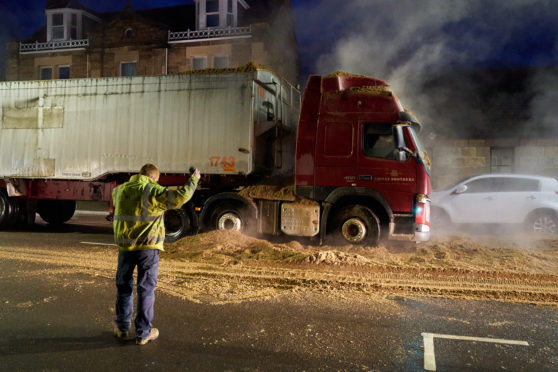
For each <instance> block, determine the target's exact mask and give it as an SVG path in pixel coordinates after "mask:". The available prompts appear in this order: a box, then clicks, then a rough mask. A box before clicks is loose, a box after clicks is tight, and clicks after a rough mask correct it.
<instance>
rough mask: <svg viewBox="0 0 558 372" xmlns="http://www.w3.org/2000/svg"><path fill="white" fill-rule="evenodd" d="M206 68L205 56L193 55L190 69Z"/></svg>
mask: <svg viewBox="0 0 558 372" xmlns="http://www.w3.org/2000/svg"><path fill="white" fill-rule="evenodd" d="M206 68H207V57H193V58H192V70H205V69H206Z"/></svg>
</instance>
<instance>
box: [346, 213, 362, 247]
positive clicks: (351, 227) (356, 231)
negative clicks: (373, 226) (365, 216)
mask: <svg viewBox="0 0 558 372" xmlns="http://www.w3.org/2000/svg"><path fill="white" fill-rule="evenodd" d="M341 234H342V235H343V238H344V239H345V240H347V241H348V242H351V243H353V244H357V243H361V242H362V241H363V240H364V239H365V238H366V225H365V224H364V222H362V221H361V220H360V219H358V218H349V219H348V220H347V221H345V222H344V223H343V226H341Z"/></svg>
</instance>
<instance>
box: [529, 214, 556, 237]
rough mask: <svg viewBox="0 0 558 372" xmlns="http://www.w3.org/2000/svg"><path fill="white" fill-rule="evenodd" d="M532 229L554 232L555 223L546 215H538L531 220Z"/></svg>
mask: <svg viewBox="0 0 558 372" xmlns="http://www.w3.org/2000/svg"><path fill="white" fill-rule="evenodd" d="M533 231H534V232H542V233H552V234H554V233H556V224H555V223H554V220H553V219H552V218H550V217H548V216H540V217H538V218H537V219H535V221H534V222H533Z"/></svg>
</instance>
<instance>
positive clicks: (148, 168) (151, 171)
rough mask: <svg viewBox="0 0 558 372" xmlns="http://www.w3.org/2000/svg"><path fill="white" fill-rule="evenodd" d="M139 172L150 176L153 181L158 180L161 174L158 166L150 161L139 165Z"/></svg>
mask: <svg viewBox="0 0 558 372" xmlns="http://www.w3.org/2000/svg"><path fill="white" fill-rule="evenodd" d="M140 174H143V175H144V176H147V177H149V178H151V179H152V180H154V181H155V182H158V181H159V176H160V175H161V173H160V172H159V168H157V166H156V165H154V164H151V163H147V164H145V165H144V166H143V167H141V169H140Z"/></svg>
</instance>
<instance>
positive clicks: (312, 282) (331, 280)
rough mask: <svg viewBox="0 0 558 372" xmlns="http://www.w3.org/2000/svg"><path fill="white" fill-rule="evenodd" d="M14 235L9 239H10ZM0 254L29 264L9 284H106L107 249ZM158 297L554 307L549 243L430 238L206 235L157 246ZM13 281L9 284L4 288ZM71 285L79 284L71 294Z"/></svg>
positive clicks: (557, 292)
mask: <svg viewBox="0 0 558 372" xmlns="http://www.w3.org/2000/svg"><path fill="white" fill-rule="evenodd" d="M14 234H15V233H14ZM21 239H23V242H22V243H21V244H19V245H18V246H14V247H10V246H2V247H0V259H5V260H19V261H27V262H32V263H34V264H37V265H40V266H37V270H36V271H28V270H27V271H22V272H21V273H18V274H17V275H22V276H26V277H27V276H30V275H37V276H40V277H41V278H44V277H47V276H48V277H51V278H53V279H57V278H64V279H63V280H65V281H68V282H67V283H66V282H64V285H66V284H68V285H78V284H79V282H76V279H75V277H72V275H80V276H83V275H86V276H87V278H88V279H86V280H89V281H92V282H94V283H99V280H98V278H99V277H102V278H105V279H106V280H107V283H111V284H112V282H113V280H114V272H115V267H116V259H117V249H116V247H114V246H107V245H98V246H95V245H89V244H88V245H82V246H79V245H78V246H74V245H72V246H68V245H66V246H64V245H61V244H60V243H56V242H51V244H46V245H45V247H44V248H41V247H37V246H35V245H34V243H31V242H32V240H29V241H30V243H25V241H26V239H25V237H21ZM165 250H166V251H165V252H162V253H161V264H160V271H159V285H158V290H159V291H161V292H164V293H167V294H170V295H173V296H178V297H180V298H184V299H188V300H190V301H194V302H200V303H211V304H223V303H236V302H244V301H254V300H265V299H272V298H274V297H277V296H280V295H290V296H294V297H293V298H306V296H307V295H308V294H312V293H320V294H324V295H326V296H327V298H328V299H330V300H332V301H335V299H338V300H340V301H357V300H359V301H360V300H362V299H363V298H369V299H370V300H373V301H376V302H377V301H379V300H380V301H381V300H383V299H386V298H389V297H391V296H393V295H396V296H417V295H418V296H437V297H448V298H470V299H496V300H499V301H509V302H524V303H533V304H545V305H552V306H558V239H557V238H556V237H554V236H552V237H540V236H538V237H519V236H511V237H504V238H502V237H471V236H466V235H453V236H446V237H440V238H437V239H434V240H432V241H431V242H428V243H426V244H420V245H418V246H417V245H415V244H414V243H410V242H406V243H392V244H390V245H387V246H381V247H375V248H372V247H357V246H352V245H345V246H319V245H315V244H313V243H312V242H310V241H296V240H292V241H288V240H281V241H276V240H273V239H271V241H267V240H262V239H257V238H253V237H250V236H246V235H243V234H240V233H238V232H232V231H214V232H211V233H206V234H199V235H195V236H190V237H186V238H184V239H181V240H179V241H177V242H174V243H169V244H165ZM14 279H16V280H17V278H14ZM79 285H80V284H79Z"/></svg>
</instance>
